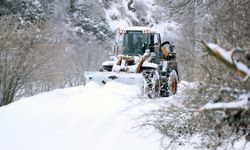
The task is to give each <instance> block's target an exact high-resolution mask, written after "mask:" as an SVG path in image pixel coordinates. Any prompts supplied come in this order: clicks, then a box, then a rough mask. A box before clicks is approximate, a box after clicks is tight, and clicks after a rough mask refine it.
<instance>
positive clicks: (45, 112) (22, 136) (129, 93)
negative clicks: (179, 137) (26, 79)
mask: <svg viewBox="0 0 250 150" xmlns="http://www.w3.org/2000/svg"><path fill="white" fill-rule="evenodd" d="M138 97H140V90H139V88H137V87H136V86H131V85H125V84H120V83H116V82H110V83H107V85H105V86H104V87H100V86H98V85H96V84H95V83H89V84H88V85H87V86H86V87H83V86H82V87H74V88H68V89H59V90H55V91H52V92H46V93H41V94H39V95H36V96H33V97H29V98H24V99H22V100H19V101H17V102H15V103H12V104H10V105H7V106H5V107H2V108H0V120H1V124H0V133H1V134H0V149H1V150H160V149H161V148H160V147H161V146H160V136H157V134H156V133H153V132H152V131H149V130H147V131H145V130H144V131H139V130H138V129H133V128H132V127H133V126H134V121H135V120H134V117H136V115H139V113H140V111H138V110H135V109H133V108H131V107H130V104H131V101H132V100H133V101H135V102H136V101H138V100H139V99H138ZM142 132H143V133H142Z"/></svg>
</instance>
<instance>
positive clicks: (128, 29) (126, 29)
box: [119, 26, 157, 33]
mask: <svg viewBox="0 0 250 150" xmlns="http://www.w3.org/2000/svg"><path fill="white" fill-rule="evenodd" d="M119 30H125V31H150V32H151V33H157V31H156V30H155V29H153V28H150V27H144V26H132V27H122V28H119Z"/></svg>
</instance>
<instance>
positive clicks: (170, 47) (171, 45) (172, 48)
mask: <svg viewBox="0 0 250 150" xmlns="http://www.w3.org/2000/svg"><path fill="white" fill-rule="evenodd" d="M169 50H170V52H173V51H174V44H170V45H169Z"/></svg>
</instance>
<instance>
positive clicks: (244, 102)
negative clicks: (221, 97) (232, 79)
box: [199, 92, 250, 112]
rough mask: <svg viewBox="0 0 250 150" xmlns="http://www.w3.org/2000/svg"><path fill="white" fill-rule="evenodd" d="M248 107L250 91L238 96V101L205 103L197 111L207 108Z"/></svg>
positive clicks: (203, 110)
mask: <svg viewBox="0 0 250 150" xmlns="http://www.w3.org/2000/svg"><path fill="white" fill-rule="evenodd" d="M249 108H250V92H248V93H247V94H243V95H241V96H240V97H239V101H233V102H219V103H207V104H206V105H205V106H203V107H201V108H200V109H199V112H205V111H207V110H225V109H245V110H247V109H249Z"/></svg>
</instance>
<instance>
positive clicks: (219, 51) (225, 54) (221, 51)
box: [207, 43, 233, 64]
mask: <svg viewBox="0 0 250 150" xmlns="http://www.w3.org/2000/svg"><path fill="white" fill-rule="evenodd" d="M207 45H208V47H209V48H210V49H212V50H213V51H214V52H215V53H217V54H219V55H220V56H222V57H223V58H224V59H225V60H226V61H228V62H229V63H231V64H233V60H232V53H233V51H226V50H225V49H223V48H221V47H220V46H219V45H217V44H214V43H208V44H207Z"/></svg>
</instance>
